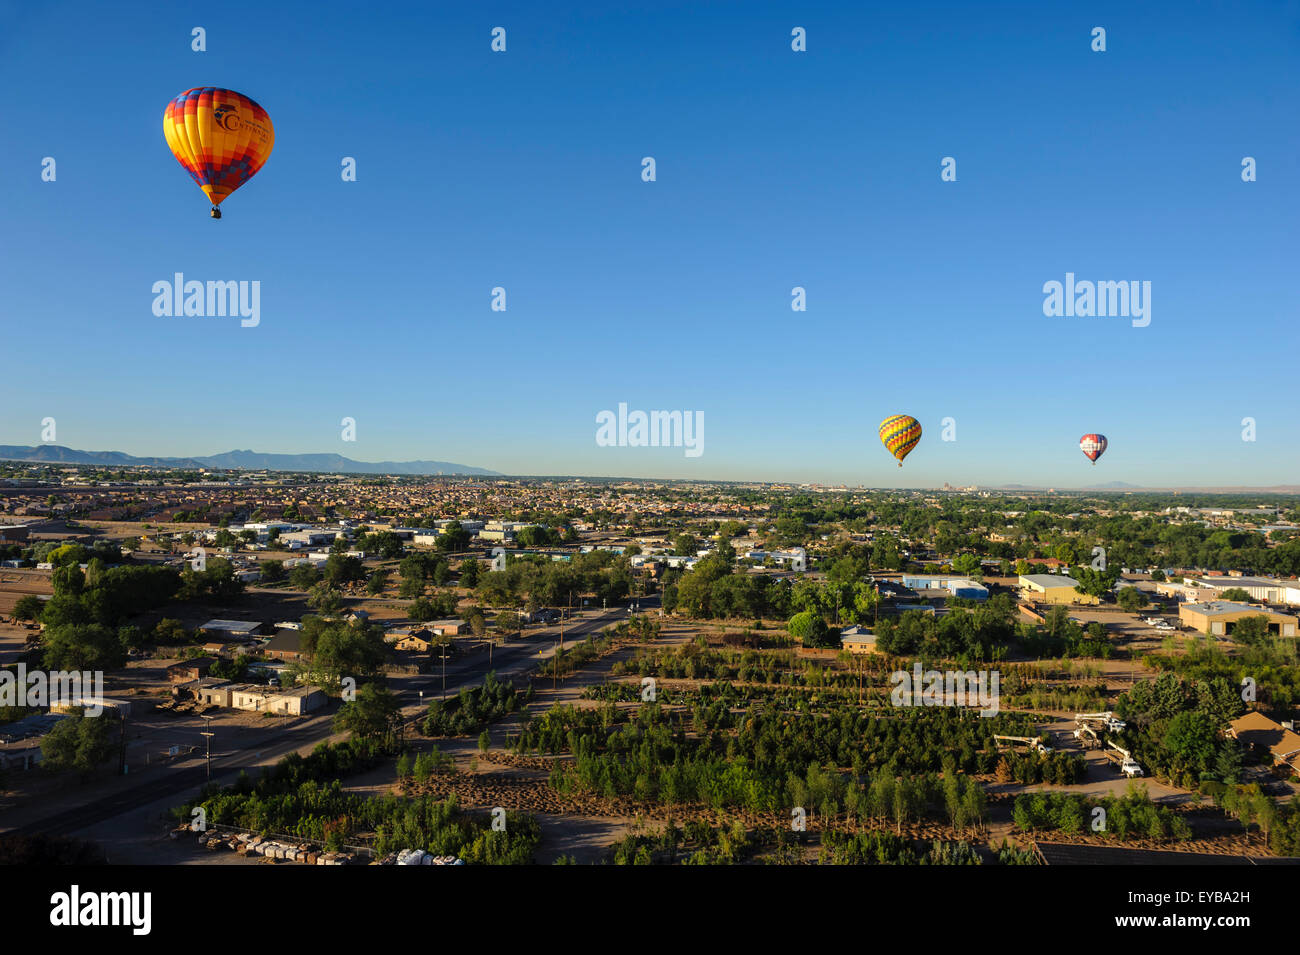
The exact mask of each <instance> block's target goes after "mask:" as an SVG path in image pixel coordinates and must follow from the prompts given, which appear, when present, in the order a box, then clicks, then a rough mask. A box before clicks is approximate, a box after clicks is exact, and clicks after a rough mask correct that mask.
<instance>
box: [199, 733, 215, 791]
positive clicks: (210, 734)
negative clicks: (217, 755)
mask: <svg viewBox="0 0 1300 955" xmlns="http://www.w3.org/2000/svg"><path fill="white" fill-rule="evenodd" d="M208 725H209V726H211V725H212V724H211V723H209V724H208ZM199 735H200V736H206V737H207V744H208V753H207V756H206V759H207V764H208V782H212V737H213V736H215V735H216V734H215V733H209V732H206V731H205V732H202V733H200V734H199Z"/></svg>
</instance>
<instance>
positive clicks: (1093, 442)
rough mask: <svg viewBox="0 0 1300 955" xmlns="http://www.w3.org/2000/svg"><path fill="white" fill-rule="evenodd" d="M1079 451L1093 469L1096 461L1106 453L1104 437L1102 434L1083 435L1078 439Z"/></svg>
mask: <svg viewBox="0 0 1300 955" xmlns="http://www.w3.org/2000/svg"><path fill="white" fill-rule="evenodd" d="M1079 450H1080V451H1082V452H1083V453H1084V454H1086V455H1087V456H1088V460H1089V461H1091V462H1092V465H1093V467H1096V466H1097V459H1098V458H1099V457H1101V456H1102V455H1103V454H1105V453H1106V436H1105V435H1104V434H1085V435H1084V436H1083V437H1082V438H1080V439H1079Z"/></svg>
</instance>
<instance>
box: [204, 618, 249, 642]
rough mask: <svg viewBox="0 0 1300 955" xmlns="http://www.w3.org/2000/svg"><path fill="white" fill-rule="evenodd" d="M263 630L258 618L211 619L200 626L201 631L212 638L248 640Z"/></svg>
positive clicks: (236, 640)
mask: <svg viewBox="0 0 1300 955" xmlns="http://www.w3.org/2000/svg"><path fill="white" fill-rule="evenodd" d="M261 632H262V624H260V623H258V622H257V621H256V620H209V621H208V622H207V623H205V624H203V626H201V627H199V633H200V634H202V635H203V636H205V637H208V638H210V639H211V640H223V641H234V642H238V641H248V640H252V639H253V637H255V636H257V635H258V634H260V633H261Z"/></svg>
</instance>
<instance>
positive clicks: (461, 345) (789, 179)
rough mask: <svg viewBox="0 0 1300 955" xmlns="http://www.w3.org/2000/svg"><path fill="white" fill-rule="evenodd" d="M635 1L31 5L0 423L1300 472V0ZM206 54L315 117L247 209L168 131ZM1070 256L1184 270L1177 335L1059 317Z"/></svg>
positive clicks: (142, 437)
mask: <svg viewBox="0 0 1300 955" xmlns="http://www.w3.org/2000/svg"><path fill="white" fill-rule="evenodd" d="M599 7H600V5H598V4H583V5H568V4H551V3H548V4H544V5H543V4H536V3H520V4H501V3H463V4H428V3H419V4H409V5H400V6H399V5H388V4H384V5H375V6H374V7H371V6H367V5H359V4H316V3H313V4H305V3H304V4H278V5H273V4H270V3H265V2H262V3H240V2H225V3H221V4H211V3H195V4H185V3H155V4H148V5H144V6H142V5H137V4H128V5H119V4H102V3H57V2H55V3H48V4H41V5H39V7H38V6H37V5H34V4H27V3H15V2H11V0H0V11H3V12H0V81H2V82H3V87H4V88H5V89H6V90H7V91H8V96H7V97H6V109H5V117H4V128H5V133H4V135H3V137H2V138H0V175H2V176H3V183H4V188H3V190H0V221H3V223H4V233H5V239H4V244H5V252H4V255H3V256H2V257H0V284H2V285H3V289H4V294H3V298H2V299H0V302H2V303H3V304H2V305H0V308H2V309H3V314H2V319H3V328H4V343H5V348H4V351H5V353H6V355H7V357H8V359H9V360H8V362H7V363H6V365H7V368H8V370H9V375H8V376H7V378H6V384H7V387H6V389H5V396H4V400H3V403H2V406H3V416H2V420H0V423H2V424H3V427H2V428H0V443H11V444H36V443H38V441H39V439H40V420H41V419H42V418H44V417H46V416H52V417H54V418H55V419H56V420H57V422H58V443H60V444H64V445H68V446H71V447H76V448H86V449H93V450H105V449H114V450H123V451H127V452H131V453H135V454H174V455H186V454H207V453H214V452H218V451H225V450H229V449H231V448H253V449H256V450H261V451H280V452H308V451H311V452H321V451H337V452H339V453H343V454H346V455H348V456H350V457H353V458H357V459H361V460H382V459H402V460H406V459H414V458H436V459H441V460H451V461H458V462H462V463H466V464H473V465H479V466H483V467H488V468H493V469H495V470H499V471H503V472H508V473H531V474H553V473H564V474H599V475H611V474H621V475H639V476H660V477H702V478H725V479H761V480H768V479H791V480H805V481H808V480H822V481H833V482H847V483H850V484H859V483H862V484H867V485H884V484H892V483H903V484H907V485H913V486H915V485H928V484H941V483H943V482H944V481H951V482H952V483H954V484H959V483H980V484H992V483H1008V482H1018V483H1026V484H1031V483H1034V484H1036V483H1045V484H1054V485H1058V486H1072V485H1076V486H1077V485H1080V484H1088V483H1092V482H1102V481H1127V482H1131V483H1134V484H1147V485H1157V484H1210V483H1215V484H1251V485H1264V484H1274V483H1281V482H1289V483H1294V482H1297V481H1300V467H1297V464H1300V450H1298V449H1300V417H1298V416H1297V415H1296V409H1297V406H1298V404H1300V402H1298V401H1297V399H1298V398H1300V385H1298V384H1297V376H1296V373H1295V371H1294V366H1295V355H1296V345H1297V343H1298V341H1300V334H1298V333H1297V325H1296V323H1297V318H1298V317H1300V291H1298V290H1297V281H1296V277H1297V274H1298V272H1297V256H1296V253H1297V249H1298V247H1300V243H1298V239H1297V228H1296V216H1297V212H1300V203H1298V202H1297V199H1298V198H1300V185H1298V184H1300V133H1298V132H1297V129H1298V125H1297V124H1298V123H1300V113H1298V112H1297V103H1300V95H1298V94H1300V6H1298V5H1297V4H1296V3H1294V2H1291V3H1267V2H1259V3H1228V2H1224V3H1167V4H1131V3H1089V4H1059V3H1041V2H1033V3H1029V2H1026V3H1017V4H998V3H981V4H971V3H964V2H953V3H923V2H918V3H899V4H890V5H878V4H856V3H854V4H850V3H844V4H820V5H808V4H793V3H792V4H768V3H755V2H744V3H727V4H722V3H716V4H699V3H692V4H685V3H665V2H662V0H656V2H653V3H618V4H609V5H608V9H609V12H608V13H603V12H599ZM195 26H202V27H204V28H206V30H207V46H208V50H207V52H205V53H195V52H192V51H191V49H190V42H191V37H190V31H191V29H192V28H193V27H195ZM496 26H502V27H505V28H506V30H507V43H508V50H507V52H506V53H505V54H494V53H492V52H491V50H490V49H489V44H490V39H491V38H490V31H491V29H492V28H493V27H496ZM795 26H802V27H805V28H806V29H807V31H808V52H806V53H801V54H796V53H793V52H792V51H791V50H790V30H791V29H792V28H793V27H795ZM1094 26H1103V27H1105V28H1106V30H1107V46H1108V50H1107V52H1105V53H1094V52H1093V51H1092V50H1091V49H1090V31H1091V30H1092V28H1093V27H1094ZM205 85H213V86H223V87H228V88H231V89H235V90H238V91H240V92H242V93H245V94H246V95H248V96H250V97H252V98H253V99H255V100H257V101H258V102H259V103H261V105H262V106H263V107H265V108H266V109H267V110H268V112H269V113H270V115H271V118H272V121H273V122H274V124H275V130H276V143H275V149H274V152H273V154H272V155H271V158H270V160H269V161H268V163H267V164H266V166H265V167H264V168H263V169H262V171H261V172H260V173H259V174H258V175H257V176H256V177H255V178H254V179H253V180H252V181H251V182H250V183H248V184H247V185H245V186H244V187H243V189H241V190H240V191H239V192H237V193H236V194H235V195H234V196H233V197H231V198H230V199H229V200H228V201H227V202H226V203H225V205H224V206H223V210H224V213H225V218H224V219H223V220H221V221H220V222H214V221H213V220H211V219H209V218H208V214H207V209H208V206H207V203H206V201H205V199H204V197H203V195H202V194H201V193H200V192H199V190H198V189H197V188H196V187H195V186H194V184H193V183H192V181H191V180H190V178H189V176H188V175H186V173H185V172H184V171H183V170H182V169H181V167H180V166H179V165H178V164H177V162H176V160H175V159H173V157H172V156H171V154H170V152H169V151H168V149H167V146H166V144H165V142H164V140H163V135H162V128H161V126H162V112H163V109H164V107H165V105H166V104H167V101H168V100H169V99H170V98H171V97H173V96H175V95H176V94H178V93H180V92H182V91H184V90H186V89H188V88H190V87H194V86H205ZM45 156H52V157H54V158H55V159H56V161H57V163H58V165H57V175H58V178H57V181H56V182H53V183H47V182H42V181H41V178H40V172H41V160H42V158H43V157H45ZM344 156H353V157H355V158H356V160H357V163H358V181H357V182H354V183H345V182H343V181H342V180H341V178H340V175H339V172H340V160H341V159H342V157H344ZM643 156H654V157H655V159H656V161H657V166H658V181H657V182H654V183H646V182H642V181H641V175H640V173H641V158H642V157H643ZM944 156H953V157H955V158H956V160H957V175H958V181H957V182H955V183H944V182H941V181H940V177H939V172H940V160H941V159H942V157H944ZM1244 156H1253V157H1255V158H1256V159H1257V161H1258V176H1259V180H1258V181H1257V182H1254V183H1249V184H1248V183H1243V182H1242V181H1241V175H1240V171H1241V160H1242V157H1244ZM178 271H179V272H183V273H184V274H185V275H186V277H187V278H196V279H201V280H207V279H244V280H258V281H260V282H261V283H262V317H261V325H260V326H259V327H257V328H241V327H240V326H239V323H238V321H237V320H231V319H200V318H188V319H186V318H181V319H173V318H158V317H155V316H154V315H153V313H152V310H151V304H152V301H153V295H152V293H151V291H150V289H151V286H152V284H153V283H154V282H155V281H158V280H160V279H168V280H170V278H171V276H172V274H173V273H174V272H178ZM1066 272H1074V273H1076V275H1077V276H1078V277H1079V278H1080V279H1094V280H1112V279H1114V280H1118V279H1137V280H1147V281H1150V282H1151V283H1152V321H1151V324H1150V326H1149V327H1147V328H1134V327H1132V326H1131V324H1130V322H1129V321H1128V320H1127V319H1122V318H1047V317H1045V316H1044V315H1043V310H1042V302H1043V293H1042V286H1043V283H1044V282H1047V281H1049V280H1053V279H1055V280H1063V279H1064V277H1065V273H1066ZM498 285H499V286H503V287H505V288H506V290H507V296H508V299H507V301H508V310H507V311H506V312H505V313H495V312H492V311H491V310H490V308H489V303H490V292H491V289H492V288H493V287H494V286H498ZM796 285H800V286H803V287H805V288H806V289H807V293H808V311H807V312H805V313H801V314H800V313H794V312H792V311H791V309H790V290H791V288H792V287H794V286H796ZM620 401H623V402H627V403H628V405H629V406H630V407H631V408H633V409H638V408H639V409H646V410H650V409H680V410H698V411H702V412H704V416H705V444H704V454H703V455H702V456H701V457H698V458H687V457H686V456H685V455H684V454H683V452H682V450H681V449H648V448H646V449H621V448H620V449H616V448H600V447H597V446H596V442H595V432H596V422H595V418H596V414H597V413H598V412H599V411H601V410H603V409H614V408H616V407H617V405H618V403H619V402H620ZM899 412H901V413H909V414H913V415H915V416H916V417H917V418H919V419H920V420H921V422H922V425H923V427H924V428H925V430H926V436H925V438H924V439H923V440H922V442H921V445H920V446H919V447H918V448H917V450H916V451H914V452H913V453H912V455H911V457H910V458H909V459H908V461H907V464H906V466H905V468H904V469H903V470H902V471H901V472H900V471H899V470H898V469H897V468H896V467H895V466H894V464H893V460H892V458H890V457H889V456H888V454H887V453H886V452H885V451H884V449H883V448H882V447H881V446H880V444H879V441H878V439H877V437H876V428H877V425H878V422H879V421H880V420H881V419H882V418H884V417H886V416H887V415H889V414H893V413H899ZM345 415H346V416H351V417H354V418H355V419H356V420H357V428H358V440H357V441H356V442H355V443H345V442H343V441H341V440H340V430H341V429H340V426H339V422H340V419H341V418H342V417H344V416H345ZM945 416H951V417H953V418H955V419H956V422H957V441H955V442H943V441H941V440H940V432H941V430H942V428H941V425H940V421H941V419H942V418H944V417H945ZM1246 416H1251V417H1253V418H1255V419H1256V421H1257V429H1258V431H1257V434H1258V437H1257V440H1256V441H1255V442H1253V443H1248V442H1244V441H1242V440H1241V430H1242V427H1241V419H1242V418H1243V417H1246ZM1090 431H1100V432H1102V433H1105V434H1106V435H1108V436H1109V438H1110V441H1111V446H1110V450H1109V451H1108V452H1107V454H1106V456H1105V457H1103V458H1102V459H1101V462H1100V464H1099V465H1098V466H1097V467H1096V468H1092V467H1090V466H1089V465H1088V462H1087V459H1085V458H1084V456H1083V455H1082V454H1081V453H1080V452H1079V450H1078V448H1077V440H1078V438H1079V436H1080V435H1081V434H1083V433H1085V432H1090Z"/></svg>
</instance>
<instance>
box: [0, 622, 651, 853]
mask: <svg viewBox="0 0 1300 955" xmlns="http://www.w3.org/2000/svg"><path fill="white" fill-rule="evenodd" d="M657 600H658V598H650V599H646V598H642V599H641V607H642V609H644V610H647V611H649V612H654V610H652V607H657V606H658V604H657ZM627 616H628V612H627V610H626V609H623V608H616V609H611V610H608V611H591V612H588V615H587V616H582V617H577V618H576V619H573V620H570V621H568V622H566V623H565V626H564V643H565V646H566V647H568V646H570V645H571V644H572V642H573V641H575V640H580V639H583V638H585V637H587V636H589V635H590V634H592V633H595V632H598V631H600V630H602V629H604V628H605V627H608V626H609V625H611V624H612V623H615V622H617V621H619V620H624V619H626V618H627ZM559 635H560V629H559V627H546V628H541V629H537V630H531V631H528V632H527V633H526V635H525V639H523V640H517V641H513V642H511V643H509V644H507V645H505V646H504V647H502V646H496V647H494V648H493V650H492V655H491V657H492V662H491V667H490V669H491V670H493V671H495V672H496V673H497V675H498V676H499V677H501V678H502V679H516V678H522V677H523V676H524V675H525V674H527V673H528V671H530V670H532V669H535V668H536V667H537V666H538V664H539V663H540V662H541V661H542V660H544V659H546V658H548V657H550V656H551V655H553V654H554V653H555V650H556V642H557V641H558V639H559ZM539 651H540V655H539ZM488 670H489V666H488V652H487V649H486V645H485V646H483V647H481V648H478V649H476V650H472V651H471V652H470V653H469V654H467V655H466V656H463V657H460V658H458V659H456V660H455V661H449V662H448V663H447V669H446V691H445V692H446V693H447V694H448V695H451V694H455V693H458V692H459V691H460V688H461V687H462V686H476V685H477V684H479V683H480V682H482V680H483V677H484V675H485V674H486V673H487V672H488ZM443 680H444V678H443V672H442V669H441V668H436V669H435V672H433V673H422V674H416V675H404V676H396V677H389V681H388V682H389V686H390V688H391V689H393V691H394V692H395V693H397V695H398V697H399V698H400V699H401V701H402V704H403V713H404V715H406V716H407V717H408V718H409V719H414V718H416V717H418V716H420V715H422V714H423V712H424V710H425V708H426V707H427V705H428V702H429V701H430V700H432V699H436V698H438V697H439V696H441V695H443V692H444V691H443ZM422 692H423V694H424V695H423V696H421V693H422ZM344 735H346V734H336V733H335V732H334V731H333V717H332V715H320V716H315V717H310V718H308V719H305V720H302V721H301V722H299V723H297V724H295V725H292V726H289V727H286V728H284V729H282V730H280V731H279V732H277V733H276V734H274V735H273V736H270V737H268V738H267V741H266V742H265V743H257V742H254V743H251V744H250V745H248V746H245V747H244V748H243V749H241V750H239V751H238V752H235V753H230V754H226V755H220V756H218V755H214V756H213V757H212V781H213V782H215V783H228V782H230V781H232V779H233V777H234V776H235V775H236V774H238V773H239V772H240V771H241V770H248V771H250V775H253V773H252V770H253V769H254V768H256V767H259V766H263V765H269V764H273V763H275V762H278V761H279V760H280V759H282V758H283V757H284V756H286V755H288V754H289V753H291V752H296V751H310V750H311V749H313V748H314V747H315V746H316V745H317V744H319V743H322V742H324V741H326V740H341V739H343V737H344ZM207 776H208V768H207V767H206V766H205V765H204V761H203V760H202V759H199V760H191V761H190V762H188V763H185V764H182V765H179V766H178V767H177V768H176V769H175V770H173V771H172V772H170V773H169V774H168V775H167V776H166V777H164V778H162V779H152V780H150V781H149V782H147V783H142V784H141V785H139V786H132V787H130V788H127V789H122V790H120V791H118V792H116V793H112V794H110V795H101V796H99V797H97V798H95V800H94V802H91V803H88V804H83V805H79V806H75V807H72V808H70V809H66V810H63V811H61V812H55V813H52V814H51V815H49V816H45V817H43V818H40V819H37V820H35V821H32V822H28V823H26V824H25V825H23V826H21V827H18V830H17V831H19V832H25V833H38V832H40V833H46V834H49V835H68V834H70V833H74V832H77V831H79V830H81V829H85V828H87V827H89V826H92V825H96V824H98V823H102V822H105V821H107V820H110V819H113V818H114V817H117V816H120V815H123V814H125V813H128V812H131V811H133V810H136V809H139V808H140V807H141V806H144V805H146V804H148V803H152V802H156V801H157V800H158V799H159V798H160V797H163V796H169V795H176V794H178V793H184V792H188V791H191V790H193V791H196V792H197V790H198V789H200V788H201V787H202V786H203V785H204V783H206V782H207ZM176 801H177V802H178V803H179V802H183V801H184V800H180V799H178V800H176Z"/></svg>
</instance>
